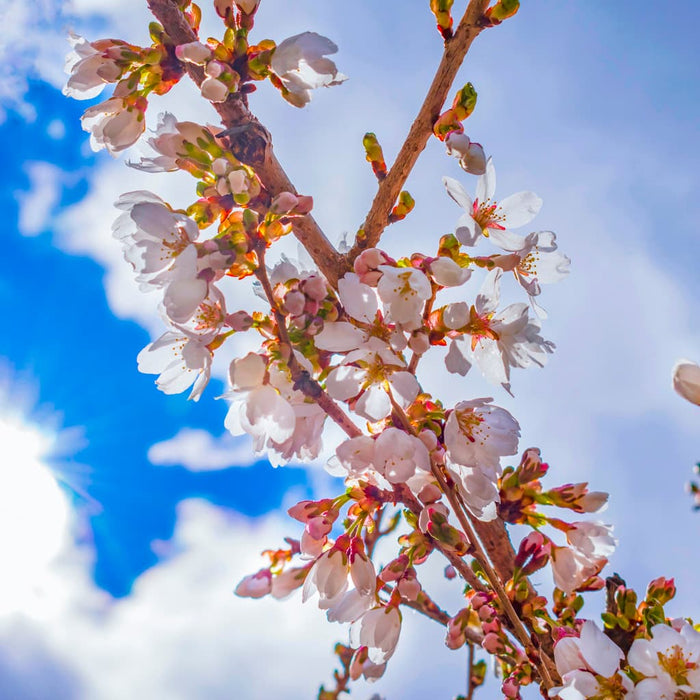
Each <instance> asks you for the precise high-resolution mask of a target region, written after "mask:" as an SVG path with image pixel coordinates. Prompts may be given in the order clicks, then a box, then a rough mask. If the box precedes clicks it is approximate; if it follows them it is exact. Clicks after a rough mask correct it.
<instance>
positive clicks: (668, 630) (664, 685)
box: [627, 622, 700, 700]
mask: <svg viewBox="0 0 700 700" xmlns="http://www.w3.org/2000/svg"><path fill="white" fill-rule="evenodd" d="M627 660H628V662H629V664H630V666H632V667H633V668H634V669H635V671H637V672H639V673H641V674H642V675H644V676H646V678H645V679H644V680H642V681H641V682H640V683H638V684H637V686H636V687H635V698H636V700H652V698H653V699H654V700H674V699H675V698H678V697H686V696H685V695H682V693H687V694H692V693H700V633H698V632H696V631H695V630H694V629H693V627H692V626H691V625H690V624H688V623H687V622H683V623H682V624H681V627H680V629H679V630H677V629H674V628H673V627H669V626H668V625H664V624H659V625H654V627H652V628H651V639H635V640H634V642H633V643H632V646H631V647H630V650H629V652H628V654H627ZM691 697H694V696H693V695H691Z"/></svg>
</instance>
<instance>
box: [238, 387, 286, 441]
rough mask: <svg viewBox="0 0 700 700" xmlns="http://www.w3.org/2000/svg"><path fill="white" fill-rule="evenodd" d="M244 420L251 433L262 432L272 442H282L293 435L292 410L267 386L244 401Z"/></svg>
mask: <svg viewBox="0 0 700 700" xmlns="http://www.w3.org/2000/svg"><path fill="white" fill-rule="evenodd" d="M245 418H246V420H247V421H248V423H249V426H248V427H249V428H252V430H251V432H256V433H260V432H263V431H264V434H265V435H266V436H267V437H269V439H270V440H272V441H273V442H277V443H281V442H284V441H285V440H288V439H289V438H290V437H292V435H293V434H294V427H295V425H296V414H295V413H294V409H293V408H292V407H291V406H290V405H289V403H288V402H287V401H285V399H283V398H282V397H281V396H280V395H279V394H278V393H277V391H276V390H275V389H273V388H272V387H271V386H269V385H264V386H261V387H258V388H257V389H254V390H253V391H251V392H250V394H249V395H248V399H247V401H246V410H245ZM244 427H246V426H245V424H244ZM246 432H249V430H246Z"/></svg>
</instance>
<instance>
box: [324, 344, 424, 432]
mask: <svg viewBox="0 0 700 700" xmlns="http://www.w3.org/2000/svg"><path fill="white" fill-rule="evenodd" d="M405 367H406V364H405V362H404V361H403V360H402V359H401V358H400V357H399V356H398V355H397V354H396V353H395V352H394V351H393V350H392V349H391V348H390V347H389V346H388V345H387V344H386V343H384V342H383V341H381V340H379V338H370V339H369V340H368V342H367V343H365V344H363V345H362V346H361V347H359V348H358V349H357V350H353V351H352V352H349V353H348V354H347V355H346V356H345V358H344V359H343V361H342V363H341V364H340V365H339V366H338V367H336V368H335V369H333V370H332V371H331V372H330V374H329V375H328V378H327V379H326V390H327V391H328V393H329V394H330V396H332V397H333V398H334V399H337V400H339V401H348V400H350V399H354V398H355V397H357V401H356V402H355V404H354V411H355V412H356V413H358V414H359V415H361V416H363V417H365V418H366V419H367V420H369V421H372V422H376V421H379V420H381V419H382V418H386V417H387V416H388V415H389V414H390V413H391V398H390V397H389V393H388V392H391V397H392V398H393V399H394V400H395V401H397V402H398V403H399V405H400V406H402V407H403V408H406V407H407V406H409V405H410V404H411V403H412V402H413V401H414V399H415V398H416V396H417V395H418V392H419V391H420V386H419V384H418V382H417V380H416V378H415V377H414V376H413V375H412V374H411V373H410V372H408V371H406V370H405Z"/></svg>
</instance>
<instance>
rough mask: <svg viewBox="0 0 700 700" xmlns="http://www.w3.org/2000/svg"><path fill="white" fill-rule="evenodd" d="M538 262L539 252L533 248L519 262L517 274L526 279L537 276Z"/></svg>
mask: <svg viewBox="0 0 700 700" xmlns="http://www.w3.org/2000/svg"><path fill="white" fill-rule="evenodd" d="M539 261H540V250H539V248H537V247H535V249H534V250H533V251H531V252H530V253H528V254H527V255H526V256H525V257H524V258H523V259H522V260H521V261H520V263H518V272H520V274H521V275H524V276H526V277H528V276H530V275H532V276H533V277H536V276H537V263H539Z"/></svg>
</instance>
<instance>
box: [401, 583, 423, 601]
mask: <svg viewBox="0 0 700 700" xmlns="http://www.w3.org/2000/svg"><path fill="white" fill-rule="evenodd" d="M397 586H398V589H399V593H400V594H401V595H402V596H403V597H404V598H406V599H407V600H416V599H417V598H418V595H419V594H420V592H421V585H420V583H419V582H418V579H417V578H412V579H409V578H402V579H401V580H400V581H399V582H398V584H397Z"/></svg>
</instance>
